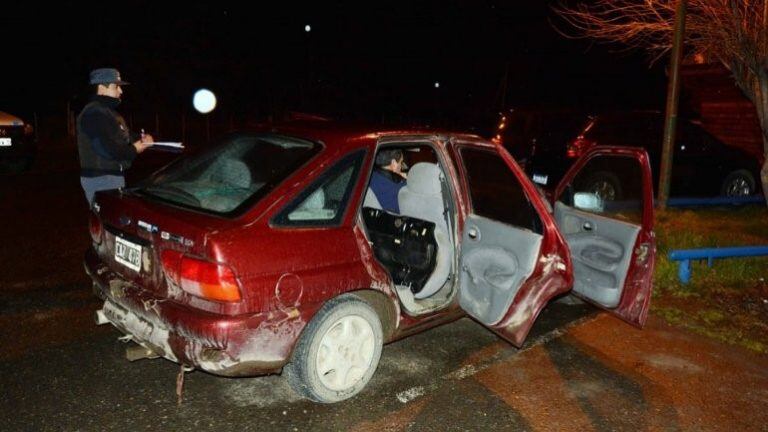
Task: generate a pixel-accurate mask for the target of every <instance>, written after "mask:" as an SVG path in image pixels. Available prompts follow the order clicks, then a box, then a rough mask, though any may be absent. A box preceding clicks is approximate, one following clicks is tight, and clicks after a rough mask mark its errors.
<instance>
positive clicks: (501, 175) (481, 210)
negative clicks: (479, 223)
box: [460, 147, 542, 233]
mask: <svg viewBox="0 0 768 432" xmlns="http://www.w3.org/2000/svg"><path fill="white" fill-rule="evenodd" d="M460 154H461V160H462V163H463V165H464V170H465V172H466V174H467V183H468V185H469V195H470V199H471V201H472V209H473V212H474V213H475V214H476V215H479V216H483V217H487V218H489V219H493V220H496V221H499V222H503V223H506V224H508V225H513V226H516V227H519V228H524V229H528V230H531V231H534V232H537V233H541V232H542V225H541V219H540V218H539V214H538V213H537V212H536V210H535V209H534V208H533V205H532V204H531V202H530V201H529V200H528V197H527V196H526V195H525V191H523V187H522V185H521V184H520V181H519V180H518V179H517V177H516V176H515V174H514V173H513V172H512V170H510V168H509V167H508V166H507V164H506V162H504V159H502V158H501V156H500V155H499V154H498V153H496V152H495V151H488V150H480V149H474V148H469V147H463V148H461V149H460Z"/></svg>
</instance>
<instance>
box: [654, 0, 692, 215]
mask: <svg viewBox="0 0 768 432" xmlns="http://www.w3.org/2000/svg"><path fill="white" fill-rule="evenodd" d="M685 11H686V0H678V1H677V12H676V14H675V34H674V40H673V45H672V59H671V64H670V68H669V69H670V70H669V87H668V88H667V108H666V113H665V117H664V142H663V147H662V152H661V172H660V173H659V190H658V198H657V206H658V208H659V209H660V210H664V209H666V208H667V199H668V198H669V183H670V179H671V177H672V176H671V174H672V156H673V150H674V147H675V130H676V129H677V105H678V101H679V99H680V62H681V60H682V57H683V39H684V35H685Z"/></svg>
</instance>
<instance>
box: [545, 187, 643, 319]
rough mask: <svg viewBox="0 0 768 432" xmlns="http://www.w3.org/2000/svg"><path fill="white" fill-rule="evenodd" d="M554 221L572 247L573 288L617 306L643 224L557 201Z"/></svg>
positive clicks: (594, 299)
mask: <svg viewBox="0 0 768 432" xmlns="http://www.w3.org/2000/svg"><path fill="white" fill-rule="evenodd" d="M555 220H556V221H557V223H558V225H559V226H560V227H561V232H562V233H563V236H565V240H566V242H567V243H568V246H569V247H570V249H571V259H572V262H573V273H574V284H573V290H574V291H575V292H576V293H578V294H581V295H583V296H586V297H588V298H590V299H592V300H593V301H595V302H597V303H599V304H600V305H602V306H605V307H609V308H614V307H616V306H618V304H619V300H620V298H621V292H622V288H623V287H624V283H625V281H626V276H627V270H628V269H629V265H630V262H631V260H632V250H633V248H634V245H635V242H636V241H637V236H638V234H639V233H640V227H639V226H637V225H633V224H630V223H626V222H622V221H619V220H614V219H610V218H606V217H600V216H598V215H594V214H592V213H588V212H583V211H579V210H577V209H575V208H572V207H569V206H566V205H565V204H563V203H561V202H557V203H555Z"/></svg>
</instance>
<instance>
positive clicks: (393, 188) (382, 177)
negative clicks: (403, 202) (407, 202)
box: [369, 168, 405, 213]
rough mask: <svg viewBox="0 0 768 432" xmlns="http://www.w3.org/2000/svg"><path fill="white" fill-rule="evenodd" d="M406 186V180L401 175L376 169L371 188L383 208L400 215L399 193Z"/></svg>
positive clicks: (372, 176)
mask: <svg viewBox="0 0 768 432" xmlns="http://www.w3.org/2000/svg"><path fill="white" fill-rule="evenodd" d="M403 186H405V179H404V178H402V177H400V176H399V175H397V174H395V173H393V172H390V171H387V170H383V169H379V168H376V169H375V170H373V174H372V175H371V182H370V184H369V187H370V188H371V190H372V191H373V193H374V194H375V195H376V199H378V200H379V204H381V208H383V209H384V210H387V211H389V212H393V213H400V205H399V204H398V203H397V193H398V192H400V189H402V188H403Z"/></svg>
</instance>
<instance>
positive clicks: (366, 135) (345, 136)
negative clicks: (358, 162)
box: [257, 120, 485, 150]
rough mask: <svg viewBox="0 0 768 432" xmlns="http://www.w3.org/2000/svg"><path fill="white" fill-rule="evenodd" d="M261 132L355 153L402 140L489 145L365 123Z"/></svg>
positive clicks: (274, 127)
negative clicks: (385, 141) (442, 139)
mask: <svg viewBox="0 0 768 432" xmlns="http://www.w3.org/2000/svg"><path fill="white" fill-rule="evenodd" d="M257 129H258V131H261V132H264V131H269V132H272V133H278V134H284V135H292V136H296V137H299V138H304V139H307V140H311V141H321V142H323V143H324V144H326V145H330V146H333V147H341V150H351V149H354V148H359V147H365V146H368V145H370V144H371V142H372V141H373V142H376V141H379V140H381V139H385V138H392V141H396V138H398V137H402V138H403V140H414V141H418V140H426V139H432V138H435V137H452V138H459V139H462V140H466V141H483V142H484V141H485V140H484V139H483V138H481V137H480V136H478V135H474V134H468V133H464V132H455V131H449V130H444V129H437V128H431V127H396V126H382V125H367V124H364V123H344V122H338V121H324V120H299V121H291V122H286V123H276V124H265V125H261V126H259V127H258V128H257Z"/></svg>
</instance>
